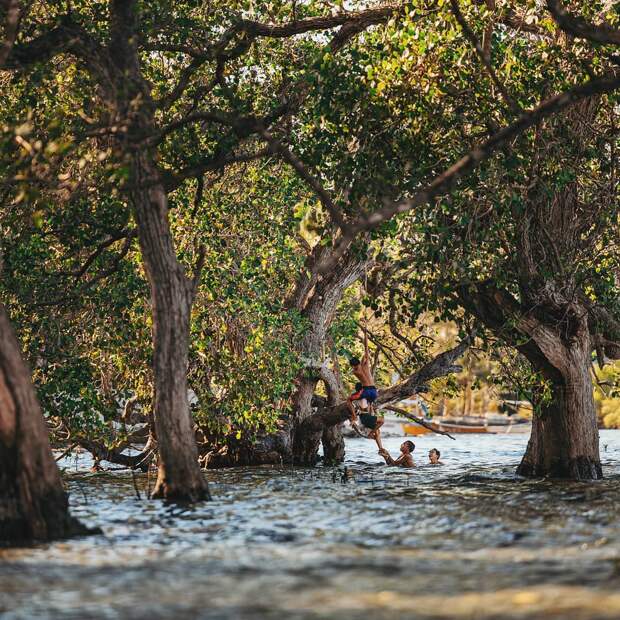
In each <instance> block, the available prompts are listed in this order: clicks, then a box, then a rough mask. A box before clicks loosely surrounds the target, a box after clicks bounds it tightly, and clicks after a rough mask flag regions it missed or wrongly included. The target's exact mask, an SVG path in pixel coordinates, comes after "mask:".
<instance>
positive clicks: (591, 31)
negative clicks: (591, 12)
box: [547, 0, 620, 45]
mask: <svg viewBox="0 0 620 620" xmlns="http://www.w3.org/2000/svg"><path fill="white" fill-rule="evenodd" d="M547 9H549V12H550V13H551V15H552V16H553V19H554V20H555V22H556V23H557V25H558V26H559V27H560V28H561V29H562V30H563V31H564V32H566V33H568V34H570V35H572V36H574V37H579V38H580V39H587V40H588V41H592V42H593V43H603V44H612V45H620V30H617V29H616V28H612V27H611V26H608V25H607V24H600V25H598V26H595V25H594V24H591V23H590V22H588V21H586V20H585V19H583V17H579V16H577V15H571V14H570V13H569V12H568V11H567V10H566V9H565V8H564V5H563V4H562V3H561V2H560V1H559V0H547Z"/></svg>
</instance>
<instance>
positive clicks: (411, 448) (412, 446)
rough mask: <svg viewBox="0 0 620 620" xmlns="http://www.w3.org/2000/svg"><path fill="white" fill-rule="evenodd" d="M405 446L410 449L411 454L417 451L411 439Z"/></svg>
mask: <svg viewBox="0 0 620 620" xmlns="http://www.w3.org/2000/svg"><path fill="white" fill-rule="evenodd" d="M405 445H406V446H407V447H408V448H409V452H413V451H414V450H415V444H414V443H413V441H411V440H410V439H407V441H405Z"/></svg>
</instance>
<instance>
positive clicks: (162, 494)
mask: <svg viewBox="0 0 620 620" xmlns="http://www.w3.org/2000/svg"><path fill="white" fill-rule="evenodd" d="M158 179H159V177H158V173H157V170H156V169H155V166H154V165H153V164H152V162H151V161H150V160H149V158H148V155H146V154H143V153H141V152H138V153H136V154H135V155H134V156H133V178H132V189H131V198H132V202H133V206H134V212H135V217H136V223H137V226H138V238H139V240H140V248H141V250H142V260H143V262H144V267H145V271H146V274H147V277H148V280H149V284H150V286H151V303H152V312H153V371H154V380H155V402H154V409H153V418H154V423H155V431H156V433H157V445H158V449H159V471H158V477H157V483H156V485H155V489H154V491H153V497H157V498H164V499H167V500H174V501H199V500H202V499H207V498H208V497H209V491H208V486H207V481H206V479H205V477H204V475H203V473H202V471H201V470H200V466H199V464H198V451H197V447H196V440H195V435H194V429H193V422H192V418H191V414H190V409H189V402H188V397H187V361H188V350H189V326H190V312H191V306H192V302H193V295H194V290H193V289H194V286H193V282H192V281H191V280H190V279H189V278H188V277H187V276H186V274H185V270H184V268H183V266H182V265H181V264H180V263H179V261H178V260H177V256H176V252H175V248H174V243H173V241H172V235H171V232H170V225H169V221H168V201H167V196H166V193H165V191H164V189H163V187H162V185H161V183H159V182H158Z"/></svg>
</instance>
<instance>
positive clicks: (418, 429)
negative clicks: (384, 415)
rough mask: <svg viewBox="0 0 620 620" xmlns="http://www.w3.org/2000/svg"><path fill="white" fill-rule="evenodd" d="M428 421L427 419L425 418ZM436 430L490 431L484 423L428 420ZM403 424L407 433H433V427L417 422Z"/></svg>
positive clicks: (461, 431)
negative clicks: (454, 422)
mask: <svg viewBox="0 0 620 620" xmlns="http://www.w3.org/2000/svg"><path fill="white" fill-rule="evenodd" d="M425 421H426V420H425ZM427 423H428V425H429V426H430V427H431V428H432V429H433V430H435V431H443V432H445V433H450V434H452V433H489V432H490V431H489V429H488V427H487V426H484V425H482V424H480V425H478V426H473V425H471V424H451V423H449V422H430V421H429V422H427ZM401 426H402V428H403V431H404V433H405V435H426V434H427V433H432V431H431V429H429V428H426V427H424V426H421V425H420V424H416V423H415V422H402V423H401Z"/></svg>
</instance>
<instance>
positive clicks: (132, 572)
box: [0, 431, 620, 620]
mask: <svg viewBox="0 0 620 620" xmlns="http://www.w3.org/2000/svg"><path fill="white" fill-rule="evenodd" d="M401 441H402V439H401V438H396V437H394V438H389V439H386V440H385V444H386V447H387V448H388V449H390V450H391V451H392V453H393V455H396V453H397V450H398V446H399V445H400V443H401ZM415 442H416V444H417V449H416V451H415V455H416V457H417V458H416V460H417V463H418V465H419V467H417V468H416V469H414V470H398V469H394V468H387V467H385V466H383V465H382V462H383V461H382V459H381V457H379V456H378V455H377V453H376V447H375V446H374V442H371V441H369V440H363V439H350V440H348V442H347V449H348V454H347V464H346V465H347V473H348V475H345V472H344V469H343V468H342V467H341V468H339V469H335V470H332V469H327V468H321V467H318V468H316V469H313V470H308V469H295V468H275V469H274V468H267V467H265V468H254V469H235V470H222V471H217V472H208V474H207V475H208V477H209V481H210V484H211V490H212V493H213V495H214V501H212V502H209V503H204V504H201V505H199V506H196V507H192V508H189V509H188V508H179V507H174V506H165V505H163V504H162V503H160V502H154V501H150V500H148V499H145V497H146V493H145V491H146V490H147V487H148V485H149V484H151V485H152V482H153V481H152V480H150V479H148V477H147V476H146V475H136V476H135V478H134V477H132V476H131V475H130V474H128V473H127V472H124V471H107V472H102V473H97V474H91V473H89V472H88V461H87V459H86V458H84V457H81V458H79V459H78V460H77V461H74V460H72V459H65V460H64V461H63V463H62V464H63V467H64V468H65V474H64V475H65V479H66V481H67V486H68V489H69V491H70V494H71V495H70V497H71V504H72V510H73V513H74V514H75V515H76V516H78V517H80V518H81V519H82V520H83V521H84V522H85V523H88V524H90V525H99V526H100V527H101V528H102V529H103V532H104V534H103V535H101V536H94V537H88V538H83V539H79V540H72V541H68V542H62V543H54V544H50V545H44V546H39V547H36V548H31V549H21V550H5V551H0V612H3V613H2V614H1V615H2V618H3V619H4V618H7V619H8V618H15V619H17V618H20V619H21V618H75V619H78V618H79V619H82V618H151V619H159V618H162V619H163V618H166V619H173V618H174V619H176V618H209V619H211V618H213V619H215V618H218V619H220V618H222V619H224V618H226V619H228V618H230V619H246V618H291V619H297V618H303V619H315V618H316V619H318V618H325V619H327V618H330V619H331V618H339V619H341V620H346V619H357V618H360V619H361V618H373V619H383V618H394V617H396V616H401V617H405V618H434V619H437V618H463V619H473V618H475V619H479V618H483V619H490V618H498V619H499V618H506V619H507V618H528V619H532V620H533V619H535V618H536V619H538V618H568V619H573V618H574V619H577V618H579V619H581V618H583V619H586V618H587V619H593V618H605V619H611V618H614V619H615V618H619V617H620V521H619V519H618V509H619V508H620V432H618V431H602V432H601V456H602V460H603V465H604V471H605V475H606V479H605V480H604V481H600V482H596V483H588V484H583V483H561V484H558V483H549V482H544V481H536V482H532V481H523V480H519V479H517V478H515V477H514V475H513V472H514V469H515V467H516V465H517V464H518V461H519V458H520V456H521V454H522V453H523V450H524V448H525V444H526V442H527V435H488V436H485V435H469V436H467V435H462V436H458V439H457V441H451V440H450V439H448V438H444V437H438V436H428V435H427V436H423V437H419V438H415ZM432 447H437V448H439V449H440V450H441V451H442V461H444V463H445V464H444V465H443V466H437V467H431V466H428V465H426V462H427V456H426V455H427V453H428V450H429V449H430V448H432ZM136 489H137V490H136ZM137 493H139V494H140V498H138V497H137Z"/></svg>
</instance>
